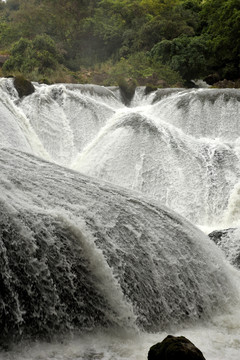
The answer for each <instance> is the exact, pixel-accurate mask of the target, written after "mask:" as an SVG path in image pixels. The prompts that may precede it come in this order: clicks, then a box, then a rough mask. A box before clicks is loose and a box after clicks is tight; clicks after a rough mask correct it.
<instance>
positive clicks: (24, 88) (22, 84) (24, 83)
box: [13, 75, 35, 98]
mask: <svg viewBox="0 0 240 360" xmlns="http://www.w3.org/2000/svg"><path fill="white" fill-rule="evenodd" d="M13 84H14V86H15V89H16V90H17V92H18V95H19V97H20V98H21V97H23V96H27V95H30V94H32V93H33V92H34V91H35V88H34V86H33V84H32V83H31V82H30V81H28V80H27V79H25V78H24V77H23V76H21V75H19V76H16V77H15V78H14V81H13Z"/></svg>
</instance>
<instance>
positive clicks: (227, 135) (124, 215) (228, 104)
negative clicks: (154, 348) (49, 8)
mask: <svg viewBox="0 0 240 360" xmlns="http://www.w3.org/2000/svg"><path fill="white" fill-rule="evenodd" d="M34 86H35V92H34V93H33V94H31V95H30V96H27V97H24V98H22V99H19V97H18V94H17V92H16V91H15V89H14V87H13V83H12V79H0V93H1V97H0V174H1V175H0V224H1V226H0V267H1V276H0V288H1V290H0V324H1V330H2V331H1V334H0V347H1V346H2V347H4V346H6V344H8V343H12V344H14V343H16V344H18V342H19V341H20V340H22V341H27V340H28V341H32V340H42V341H44V340H46V339H47V340H52V341H53V338H54V336H56V338H55V339H58V336H60V334H62V336H63V337H61V339H63V338H64V337H65V336H66V337H67V336H68V334H73V336H77V339H79V338H80V339H81V341H80V342H81V350H79V347H78V345H76V343H75V342H74V341H75V340H72V341H73V343H72V344H74V345H72V348H71V351H72V352H73V351H74V350H73V349H74V348H75V347H77V349H78V350H76V351H77V352H78V353H79V354H80V355H77V353H76V354H73V353H71V354H72V355H69V352H68V350H67V349H66V348H64V352H65V355H63V357H61V358H62V359H64V360H65V359H67V358H72V359H87V358H89V359H91V358H102V359H106V360H107V359H109V358H116V359H117V360H120V359H125V357H124V356H125V355H124V351H126V349H128V350H127V351H128V355H126V358H128V357H131V355H130V354H129V351H130V350H129V349H130V348H131V345H130V343H129V341H130V339H135V340H132V341H133V342H134V344H135V341H138V340H136V339H139V338H138V336H140V337H141V339H144V340H142V344H148V343H149V341H151V340H150V338H149V335H148V334H149V333H156V334H163V333H164V332H169V331H171V332H172V333H177V331H179V330H181V329H185V330H182V331H183V333H184V331H185V333H186V332H187V331H189V332H190V333H191V334H192V335H193V336H194V334H195V336H196V338H198V339H200V340H199V341H202V342H203V343H204V342H206V336H207V335H206V334H207V332H206V330H205V329H206V328H207V329H208V331H213V333H214V334H215V335H216V337H220V338H221V336H223V335H222V334H223V333H221V331H223V332H224V334H225V335H226V334H227V335H226V338H227V339H228V340H229V336H230V335H229V329H228V326H229V327H231V326H232V327H233V328H236V329H237V331H238V329H240V320H239V319H240V316H239V315H237V314H238V312H237V308H238V304H239V271H238V270H237V269H235V268H233V267H232V266H231V265H230V264H229V259H230V256H228V258H226V257H225V255H224V253H223V252H222V250H221V249H219V247H218V246H217V245H216V244H214V242H213V241H212V240H210V239H209V237H208V236H207V235H205V234H204V233H203V232H202V231H201V230H199V228H198V227H197V226H202V227H203V228H204V227H206V228H208V227H209V228H213V229H214V228H221V225H224V224H225V225H226V224H228V225H229V226H234V227H238V222H239V216H238V214H239V209H238V207H239V206H238V205H239V200H238V198H239V183H240V165H239V164H240V162H239V156H240V153H239V140H238V139H239V125H238V122H239V109H240V108H239V106H240V105H239V104H240V97H239V95H238V91H237V90H229V89H226V90H216V89H198V90H195V89H194V90H186V89H159V90H156V91H154V92H152V93H150V94H148V95H145V92H144V88H137V90H136V93H135V97H134V98H133V100H132V102H131V104H130V106H129V107H126V106H124V105H123V103H122V99H121V94H120V92H119V89H118V88H117V87H109V88H105V87H101V86H96V85H73V84H55V85H50V86H47V85H39V84H34ZM238 233H239V231H238V230H236V231H235V230H234V234H235V235H234V236H235V238H234V241H235V243H234V246H233V245H232V243H231V241H230V240H229V239H228V240H227V241H225V242H224V245H223V247H225V248H227V249H228V250H229V253H231V251H233V250H232V249H238V245H237V237H238ZM223 250H224V249H223ZM226 252H227V251H225V253H226ZM231 314H233V315H231ZM222 316H223V317H222ZM230 323H231V325H230ZM223 324H224V326H223ZM226 324H229V325H226ZM197 326H198V327H197ZM210 329H211V330H210ZM104 331H106V332H108V335H106V336H107V337H105V338H104V339H105V340H106V341H111V340H109V339H112V336H115V335H114V334H116V333H117V334H118V336H120V334H123V333H124V334H125V336H127V340H126V339H125V340H126V341H125V340H124V341H122V340H119V341H120V343H121V345H120V343H119V342H118V341H117V343H116V344H117V345H116V347H117V350H116V351H117V353H118V355H116V356H115V355H114V354H113V353H112V352H114V351H115V350H112V349H114V346H115V345H114V346H113V347H111V346H110V345H109V349H110V350H109V349H108V350H106V348H105V347H104V349H103V350H102V352H101V351H100V350H99V349H101V348H102V346H103V345H102V344H103V342H104V341H105V340H103V338H102V336H103V332H104ZM219 332H220V333H219ZM92 334H94V335H92ZM109 334H110V335H109ZM126 334H128V335H126ZM139 334H140V335H139ZM199 334H200V336H199ZM92 336H93V337H96V338H95V343H97V342H98V350H96V349H95V350H94V349H93V348H92V346H93V345H91V346H90V345H87V344H89V342H90V343H91V344H92V343H93V341H92V339H93V338H92ZM104 336H105V335H104ZM109 336H110V338H109ZM121 336H124V335H121ZM121 336H120V337H121ZM136 336H137V337H136ZM152 336H153V337H154V336H155V335H152ZM157 336H162V335H156V337H157ZM231 336H233V338H234V341H233V342H234V343H235V342H236V341H237V340H236V336H237V335H236V336H235V335H231ZM201 339H202V340H201ZM204 339H205V340H204ZM157 341H158V340H157ZM140 342H141V340H140ZM122 343H124V345H122ZM196 344H197V342H196ZM200 345H201V343H200ZM16 346H21V345H16ZM51 346H53V345H51ZM62 346H63V347H64V346H65V345H60V343H58V345H57V348H58V350H56V349H55V350H54V349H53V347H50V348H49V349H50V350H49V353H48V355H46V354H47V353H45V355H43V356H44V357H46V358H49V359H50V358H54V359H58V358H60V357H58V355H56V357H55V355H54V353H56V354H57V353H58V351H60V352H61V350H60V349H61V347H62ZM122 346H124V349H125V350H124V351H123V350H119V349H120V348H121V349H123V348H122ZM134 346H135V345H134ZM142 346H143V345H142ZM212 346H213V347H214V346H215V347H214V349H215V348H217V346H218V345H210V344H209V345H208V350H207V351H208V352H209V354H210V355H211V356H210V360H216V359H217V358H218V357H219V354H221V353H222V349H223V348H224V342H223V345H222V347H221V350H216V354H217V355H216V356H215V355H213V353H211V351H212ZM46 347H47V346H46ZM89 348H91V351H92V352H91V351H90V350H89ZM26 349H27V348H26V347H23V348H21V351H23V353H22V355H21V356H22V357H19V359H28V357H27V356H28V355H27V352H26V351H27V350H26ZM231 349H232V350H231V354H232V355H231V356H230V360H236V359H237V357H234V356H235V350H234V349H235V348H234V346H232V348H231ZM16 351H18V350H16V348H14V350H13V358H14V356H15V355H14V354H16ZM34 351H35V350H34ZM44 351H45V350H44ZM134 351H135V355H134V356H133V357H132V359H134V360H135V359H137V358H139V359H144V358H146V356H143V355H144V354H139V353H138V351H137V350H136V347H135V350H134ZM214 351H215V350H214ZM1 354H2V353H1V351H0V358H1ZM91 354H92V355H91ZM109 354H112V355H109ZM9 356H11V352H10V353H9ZM34 356H35V355H34ZM34 356H33V355H32V354H31V356H30V358H34V359H35V358H36V359H37V358H39V356H40V355H39V353H38V351H37V350H36V357H34ZM59 356H60V355H59ZM40 358H41V357H40Z"/></svg>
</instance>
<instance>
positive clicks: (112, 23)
mask: <svg viewBox="0 0 240 360" xmlns="http://www.w3.org/2000/svg"><path fill="white" fill-rule="evenodd" d="M41 46H42V48H41ZM39 47H40V48H39ZM0 52H1V53H9V54H10V58H9V60H8V61H7V62H6V64H5V65H4V68H3V70H4V71H5V73H10V72H13V71H19V72H24V73H28V72H29V73H32V74H33V72H34V71H35V73H36V72H38V73H43V74H44V73H45V72H47V71H50V70H54V69H57V68H58V67H59V66H65V68H66V69H68V71H70V72H79V71H81V69H83V68H91V67H92V68H96V67H98V68H101V66H103V67H104V69H105V71H106V68H107V66H109V67H112V68H111V69H110V70H109V73H111V74H112V73H114V66H116V69H117V68H121V66H122V65H123V63H124V64H128V65H129V66H130V67H132V68H134V67H136V66H139V69H141V72H142V73H141V74H139V72H138V74H139V76H140V75H141V76H140V78H142V77H143V75H144V74H145V76H147V75H146V74H147V73H149V71H148V70H149V66H150V68H151V71H150V73H151V76H152V75H153V73H154V74H155V75H156V74H158V76H160V73H159V72H158V70H157V69H160V68H161V69H163V68H164V69H165V70H166V74H167V73H168V74H169V71H172V74H171V76H172V78H175V77H176V78H177V77H178V78H179V77H181V78H182V79H183V81H184V80H186V81H188V80H191V79H197V78H199V77H206V76H207V75H209V74H217V75H218V77H219V79H224V78H226V79H231V80H234V79H238V78H240V57H239V54H240V1H239V0H168V1H166V0H41V1H40V0H7V1H6V2H4V1H2V0H0ZM143 54H144V56H143ZM137 58H138V59H142V61H143V58H144V61H143V63H144V64H145V65H144V66H146V69H143V66H140V64H141V61H137ZM61 63H63V65H61ZM130 63H131V64H130ZM104 64H105V65H104ZM106 64H108V65H106ZM110 64H111V65H110ZM156 64H157V65H156ZM126 66H127V65H126ZM139 71H140V70H139ZM161 74H163V73H162V70H161ZM111 76H112V75H111ZM134 76H136V75H134ZM161 76H162V78H163V77H164V76H163V75H161Z"/></svg>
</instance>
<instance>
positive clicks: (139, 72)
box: [108, 52, 182, 86]
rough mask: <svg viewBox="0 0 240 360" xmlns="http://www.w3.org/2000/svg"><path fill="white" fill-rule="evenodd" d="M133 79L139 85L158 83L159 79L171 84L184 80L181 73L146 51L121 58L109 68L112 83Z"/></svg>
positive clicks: (109, 79)
mask: <svg viewBox="0 0 240 360" xmlns="http://www.w3.org/2000/svg"><path fill="white" fill-rule="evenodd" d="M124 78H125V79H129V78H131V79H133V80H134V81H136V83H137V84H138V85H146V84H148V83H149V82H151V83H153V84H158V81H159V80H164V81H166V82H167V83H168V84H169V86H173V85H175V84H176V83H179V82H181V81H182V79H181V77H180V75H179V74H178V73H177V72H176V71H174V70H172V69H171V68H170V67H169V66H167V65H163V64H162V63H161V62H160V61H155V60H154V59H152V58H151V57H150V56H148V55H147V54H146V53H145V52H138V53H135V54H132V55H130V56H129V57H128V58H121V59H120V61H118V62H117V63H116V64H115V65H113V66H112V67H111V69H110V70H109V78H108V81H109V83H110V84H118V83H119V79H124Z"/></svg>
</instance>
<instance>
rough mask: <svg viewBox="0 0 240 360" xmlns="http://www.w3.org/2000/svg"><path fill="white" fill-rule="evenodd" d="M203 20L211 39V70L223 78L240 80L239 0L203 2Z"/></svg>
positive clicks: (209, 0)
mask: <svg viewBox="0 0 240 360" xmlns="http://www.w3.org/2000/svg"><path fill="white" fill-rule="evenodd" d="M202 18H203V19H205V21H206V22H207V24H206V26H205V29H204V32H206V33H207V34H208V36H209V38H210V46H209V48H210V49H211V62H210V64H209V66H210V68H211V69H212V70H213V71H218V72H219V73H220V76H221V77H222V78H224V77H227V78H229V79H232V78H239V77H240V59H239V54H240V2H239V0H207V1H205V2H203V9H202Z"/></svg>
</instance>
